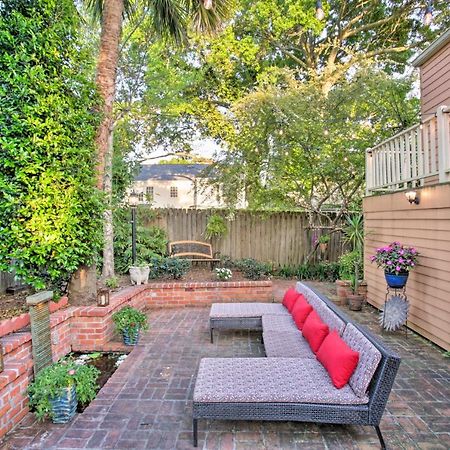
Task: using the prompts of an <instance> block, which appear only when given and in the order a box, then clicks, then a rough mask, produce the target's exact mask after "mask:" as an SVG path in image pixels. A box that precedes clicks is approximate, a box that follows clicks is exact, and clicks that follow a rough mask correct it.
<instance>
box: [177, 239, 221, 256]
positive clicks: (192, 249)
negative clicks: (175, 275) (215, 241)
mask: <svg viewBox="0 0 450 450" xmlns="http://www.w3.org/2000/svg"><path fill="white" fill-rule="evenodd" d="M169 256H170V257H172V258H205V259H213V253H212V247H211V244H208V243H207V242H200V241H174V242H169Z"/></svg>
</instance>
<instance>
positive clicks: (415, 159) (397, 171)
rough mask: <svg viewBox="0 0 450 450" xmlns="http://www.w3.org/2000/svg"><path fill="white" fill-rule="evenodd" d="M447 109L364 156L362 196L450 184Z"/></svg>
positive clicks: (449, 129) (448, 119)
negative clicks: (428, 184)
mask: <svg viewBox="0 0 450 450" xmlns="http://www.w3.org/2000/svg"><path fill="white" fill-rule="evenodd" d="M449 113H450V108H447V107H446V106H441V107H439V108H438V110H437V113H436V115H435V116H433V117H431V118H428V119H427V120H424V121H423V122H422V123H421V124H417V125H414V126H412V127H410V128H408V129H406V130H404V131H402V132H400V133H398V134H396V135H395V136H393V137H391V138H390V139H387V140H386V141H384V142H382V143H381V144H378V145H377V146H375V147H373V148H371V149H369V150H367V153H366V194H367V195H372V194H373V193H375V192H377V191H396V190H400V189H406V188H407V187H408V186H411V185H412V186H414V187H416V186H421V185H423V184H424V182H425V180H426V179H430V180H432V179H433V177H435V182H439V183H444V182H446V181H450V176H449V175H450V114H449Z"/></svg>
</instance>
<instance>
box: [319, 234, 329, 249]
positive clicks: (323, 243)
mask: <svg viewBox="0 0 450 450" xmlns="http://www.w3.org/2000/svg"><path fill="white" fill-rule="evenodd" d="M329 242H330V235H329V234H322V236H320V237H319V247H320V251H321V253H325V252H326V251H327V248H328V243H329Z"/></svg>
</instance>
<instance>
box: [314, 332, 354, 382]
mask: <svg viewBox="0 0 450 450" xmlns="http://www.w3.org/2000/svg"><path fill="white" fill-rule="evenodd" d="M317 359H318V360H319V361H320V362H321V363H322V365H323V367H325V369H327V372H328V374H329V375H330V378H331V381H332V382H333V385H334V386H335V387H337V388H338V389H341V388H343V387H344V386H345V385H346V384H347V383H348V380H350V378H351V376H352V375H353V372H354V371H355V369H356V366H357V365H358V362H359V353H358V352H355V351H354V350H352V349H351V348H350V347H349V346H348V345H347V344H346V343H345V342H344V340H343V339H341V337H340V336H339V334H338V333H337V332H336V331H335V330H333V331H332V332H331V333H330V334H329V335H328V336H327V337H326V338H325V339H324V340H323V342H322V345H321V346H320V348H319V351H318V352H317Z"/></svg>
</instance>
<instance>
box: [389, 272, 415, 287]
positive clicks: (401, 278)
mask: <svg viewBox="0 0 450 450" xmlns="http://www.w3.org/2000/svg"><path fill="white" fill-rule="evenodd" d="M408 276H409V272H401V273H399V274H398V275H396V274H395V273H388V272H384V277H385V278H386V283H387V285H388V286H389V287H390V288H393V289H402V288H404V287H405V285H406V282H407V281H408Z"/></svg>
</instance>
